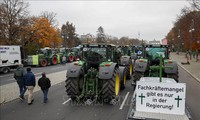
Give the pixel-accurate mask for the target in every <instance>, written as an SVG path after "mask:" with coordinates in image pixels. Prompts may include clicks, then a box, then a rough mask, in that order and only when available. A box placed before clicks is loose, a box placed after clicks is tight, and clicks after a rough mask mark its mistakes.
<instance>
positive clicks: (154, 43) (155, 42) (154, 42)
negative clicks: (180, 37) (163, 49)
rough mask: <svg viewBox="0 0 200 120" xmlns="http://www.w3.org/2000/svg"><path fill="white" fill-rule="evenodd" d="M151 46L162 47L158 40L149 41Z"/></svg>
mask: <svg viewBox="0 0 200 120" xmlns="http://www.w3.org/2000/svg"><path fill="white" fill-rule="evenodd" d="M149 44H151V45H160V41H157V40H155V39H154V40H153V41H149Z"/></svg>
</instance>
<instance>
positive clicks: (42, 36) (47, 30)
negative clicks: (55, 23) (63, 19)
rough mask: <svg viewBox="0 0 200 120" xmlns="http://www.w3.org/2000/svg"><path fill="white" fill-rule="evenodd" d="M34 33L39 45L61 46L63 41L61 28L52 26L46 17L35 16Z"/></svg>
mask: <svg viewBox="0 0 200 120" xmlns="http://www.w3.org/2000/svg"><path fill="white" fill-rule="evenodd" d="M33 22H34V23H33V25H32V28H31V29H32V33H33V38H34V39H32V40H35V41H34V42H35V43H37V45H38V47H53V48H55V47H59V46H60V45H61V42H62V38H61V36H60V30H59V29H56V28H54V27H52V26H51V24H50V22H49V21H48V19H46V18H33Z"/></svg>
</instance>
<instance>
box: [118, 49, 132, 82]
mask: <svg viewBox="0 0 200 120" xmlns="http://www.w3.org/2000/svg"><path fill="white" fill-rule="evenodd" d="M117 50H118V51H119V52H120V54H121V57H120V61H119V65H120V66H125V68H126V71H127V72H126V76H127V78H128V79H131V76H132V74H133V65H134V60H133V59H131V53H130V47H129V46H118V48H117Z"/></svg>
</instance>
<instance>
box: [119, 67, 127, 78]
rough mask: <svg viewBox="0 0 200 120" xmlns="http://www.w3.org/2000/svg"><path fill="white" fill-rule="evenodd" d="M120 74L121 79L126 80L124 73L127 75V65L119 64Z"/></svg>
mask: <svg viewBox="0 0 200 120" xmlns="http://www.w3.org/2000/svg"><path fill="white" fill-rule="evenodd" d="M119 75H120V81H123V80H124V75H126V73H125V67H123V66H119Z"/></svg>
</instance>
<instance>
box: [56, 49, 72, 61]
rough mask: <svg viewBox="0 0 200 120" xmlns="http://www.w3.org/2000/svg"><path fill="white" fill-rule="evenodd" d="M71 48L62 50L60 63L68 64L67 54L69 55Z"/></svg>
mask: <svg viewBox="0 0 200 120" xmlns="http://www.w3.org/2000/svg"><path fill="white" fill-rule="evenodd" d="M69 51H70V49H69V48H60V49H59V55H60V62H61V63H66V62H67V54H68V53H69Z"/></svg>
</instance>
